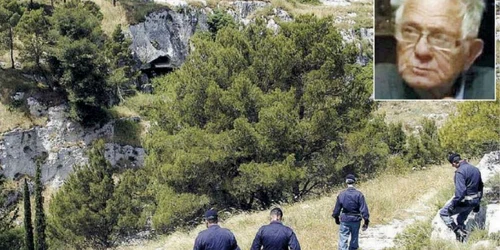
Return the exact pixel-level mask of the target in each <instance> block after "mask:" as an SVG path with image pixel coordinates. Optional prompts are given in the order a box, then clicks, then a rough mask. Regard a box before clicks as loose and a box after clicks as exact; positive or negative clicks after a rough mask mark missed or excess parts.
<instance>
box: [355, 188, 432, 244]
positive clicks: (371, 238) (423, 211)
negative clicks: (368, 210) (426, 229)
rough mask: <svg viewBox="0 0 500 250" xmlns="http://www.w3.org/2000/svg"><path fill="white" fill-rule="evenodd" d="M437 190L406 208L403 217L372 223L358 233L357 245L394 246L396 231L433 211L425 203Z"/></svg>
mask: <svg viewBox="0 0 500 250" xmlns="http://www.w3.org/2000/svg"><path fill="white" fill-rule="evenodd" d="M436 193H437V190H432V191H431V192H428V193H426V194H425V195H423V196H422V197H420V198H419V199H418V201H417V203H416V204H415V205H414V206H413V207H410V208H408V209H405V210H404V213H405V214H407V215H406V216H405V217H407V218H405V219H403V220H397V219H394V220H393V221H392V222H391V223H389V224H386V225H373V226H372V227H369V228H368V230H366V231H365V232H360V234H359V247H360V249H362V250H381V249H384V248H388V247H394V239H395V238H396V235H397V234H398V233H401V232H403V230H404V229H405V228H406V227H407V226H409V225H411V224H413V223H414V222H416V221H419V220H425V219H426V218H429V215H433V214H434V212H433V211H431V208H430V207H429V206H427V205H426V204H427V203H428V201H429V200H430V199H431V198H432V197H434V196H435V195H436Z"/></svg>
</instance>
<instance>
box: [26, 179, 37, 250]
mask: <svg viewBox="0 0 500 250" xmlns="http://www.w3.org/2000/svg"><path fill="white" fill-rule="evenodd" d="M23 199H24V230H25V237H24V244H25V247H26V250H34V249H35V246H34V245H33V224H32V222H31V202H30V190H29V187H28V181H27V180H26V179H24V195H23Z"/></svg>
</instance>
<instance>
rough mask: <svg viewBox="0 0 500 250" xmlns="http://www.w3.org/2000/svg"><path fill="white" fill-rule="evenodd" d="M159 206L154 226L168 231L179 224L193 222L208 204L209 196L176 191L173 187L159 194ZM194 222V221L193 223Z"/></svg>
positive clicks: (162, 230)
mask: <svg viewBox="0 0 500 250" xmlns="http://www.w3.org/2000/svg"><path fill="white" fill-rule="evenodd" d="M156 197H157V202H158V208H157V209H156V211H155V214H154V215H153V226H154V227H155V228H156V229H157V230H159V231H161V232H168V231H170V230H173V229H175V228H176V227H177V226H180V225H185V224H191V223H189V221H191V220H193V219H194V218H196V215H198V214H199V213H200V212H202V211H203V208H205V207H206V205H207V204H208V197H207V196H197V195H194V194H188V193H182V194H179V193H175V192H174V191H173V190H172V189H169V188H166V189H163V190H161V191H160V192H159V193H158V194H157V195H156ZM193 224H194V223H193Z"/></svg>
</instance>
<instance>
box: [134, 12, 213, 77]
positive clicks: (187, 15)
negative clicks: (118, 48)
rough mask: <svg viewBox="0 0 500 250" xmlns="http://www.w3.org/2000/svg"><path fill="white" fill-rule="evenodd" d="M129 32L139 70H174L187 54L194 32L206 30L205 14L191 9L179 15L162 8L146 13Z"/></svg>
mask: <svg viewBox="0 0 500 250" xmlns="http://www.w3.org/2000/svg"><path fill="white" fill-rule="evenodd" d="M129 30H130V35H131V38H132V44H131V45H130V49H131V50H132V51H133V53H134V55H135V56H136V58H137V59H138V60H139V61H140V63H141V66H140V67H141V68H144V69H148V68H170V69H172V68H177V67H179V66H180V65H181V64H182V63H183V62H184V61H185V60H186V57H187V55H188V53H189V38H191V36H192V35H193V34H194V33H195V31H197V30H208V26H207V11H206V10H205V9H194V8H190V7H185V8H183V9H182V10H180V11H178V12H177V11H174V10H170V9H164V10H160V11H157V12H153V13H151V14H149V15H148V16H146V20H145V21H144V22H142V23H138V24H136V25H131V26H130V27H129Z"/></svg>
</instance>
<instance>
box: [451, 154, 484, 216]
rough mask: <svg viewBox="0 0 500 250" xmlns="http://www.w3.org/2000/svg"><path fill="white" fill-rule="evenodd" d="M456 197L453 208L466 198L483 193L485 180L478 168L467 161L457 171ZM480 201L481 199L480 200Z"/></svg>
mask: <svg viewBox="0 0 500 250" xmlns="http://www.w3.org/2000/svg"><path fill="white" fill-rule="evenodd" d="M454 178H455V196H454V197H453V199H452V200H451V204H452V205H453V206H457V204H458V203H459V202H460V201H461V200H463V199H464V198H465V196H471V195H476V194H478V193H479V192H481V194H482V193H483V180H482V179H481V172H480V171H479V169H478V168H476V167H474V166H472V165H470V164H469V163H467V162H466V161H461V162H460V163H459V166H458V168H457V170H455V177H454ZM478 200H479V199H478Z"/></svg>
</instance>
